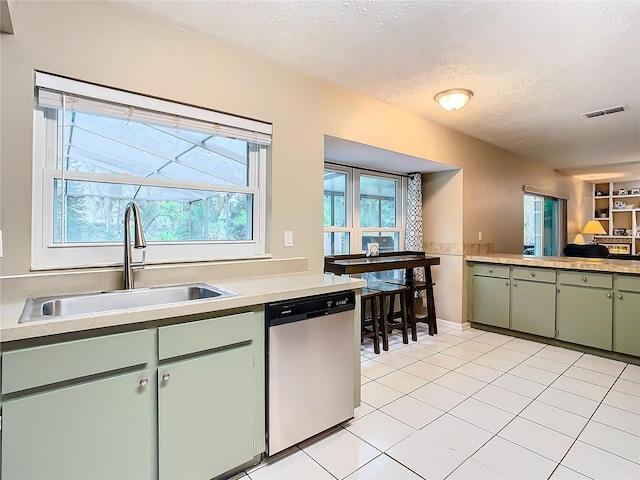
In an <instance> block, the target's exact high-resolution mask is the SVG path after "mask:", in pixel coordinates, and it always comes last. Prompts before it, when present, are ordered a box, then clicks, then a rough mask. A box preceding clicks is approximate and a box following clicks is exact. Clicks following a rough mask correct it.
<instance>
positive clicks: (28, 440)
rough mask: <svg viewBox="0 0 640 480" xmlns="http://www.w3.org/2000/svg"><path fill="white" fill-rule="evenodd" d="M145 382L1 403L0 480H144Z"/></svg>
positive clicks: (103, 384) (147, 469) (147, 468)
mask: <svg viewBox="0 0 640 480" xmlns="http://www.w3.org/2000/svg"><path fill="white" fill-rule="evenodd" d="M148 375H149V371H148V370H146V371H144V372H136V373H129V374H126V375H119V376H115V377H111V378H106V379H102V380H97V381H92V382H87V383H83V384H80V385H75V386H71V387H66V388H60V389H58V390H51V391H48V392H45V393H39V394H34V395H31V396H24V397H21V398H19V399H15V400H5V401H4V402H3V405H2V408H3V425H2V478H3V479H5V480H10V479H18V478H19V479H31V478H33V479H36V478H37V479H45V478H51V479H53V478H56V479H62V478H64V479H81V480H87V479H93V478H109V479H123V478H131V479H140V478H152V477H153V475H154V473H153V472H155V468H153V456H152V446H153V438H154V436H153V432H152V418H153V414H152V408H151V407H152V405H153V401H152V395H151V390H152V389H151V388H150V385H147V386H146V387H144V386H140V381H141V380H142V379H144V378H146V379H148V378H149V377H148ZM143 383H144V382H143Z"/></svg>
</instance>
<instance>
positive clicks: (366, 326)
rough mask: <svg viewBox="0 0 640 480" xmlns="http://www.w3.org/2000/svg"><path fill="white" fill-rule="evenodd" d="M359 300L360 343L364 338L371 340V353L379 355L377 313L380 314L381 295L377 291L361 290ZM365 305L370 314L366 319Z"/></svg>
mask: <svg viewBox="0 0 640 480" xmlns="http://www.w3.org/2000/svg"><path fill="white" fill-rule="evenodd" d="M361 299H362V300H361V306H360V319H361V328H360V330H361V332H360V341H362V340H364V339H365V338H373V351H374V352H376V353H380V326H379V323H378V312H382V305H383V304H382V294H381V293H380V292H379V291H378V290H371V289H370V288H363V289H362V294H361ZM367 304H368V306H369V311H370V312H371V316H370V317H367ZM387 350H388V347H387Z"/></svg>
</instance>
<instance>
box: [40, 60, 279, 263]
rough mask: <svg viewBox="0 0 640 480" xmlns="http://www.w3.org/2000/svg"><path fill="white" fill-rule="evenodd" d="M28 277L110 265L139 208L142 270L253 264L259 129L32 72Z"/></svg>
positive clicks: (260, 215) (261, 172) (260, 225)
mask: <svg viewBox="0 0 640 480" xmlns="http://www.w3.org/2000/svg"><path fill="white" fill-rule="evenodd" d="M35 88H36V90H35V107H34V169H33V212H34V214H33V234H32V267H33V268H34V269H45V268H65V267H81V266H96V265H113V264H118V263H120V262H122V241H123V223H122V219H123V212H124V208H125V206H126V205H127V203H128V202H130V201H135V202H137V203H138V204H139V206H140V210H141V217H142V221H143V226H144V231H145V236H146V239H147V242H148V243H149V246H150V247H151V248H148V249H147V262H148V263H153V262H156V263H159V262H176V261H194V260H212V259H223V258H251V257H255V256H260V255H264V254H265V228H264V224H265V216H266V212H265V208H266V193H265V189H266V158H267V148H268V147H269V145H270V143H271V131H272V127H271V125H270V124H267V123H263V122H259V121H255V120H250V119H245V118H241V117H236V116H233V115H228V114H224V113H220V112H215V111H212V110H207V109H204V108H199V107H194V106H190V105H184V104H181V103H176V102H171V101H167V100H161V99H157V98H152V97H148V96H144V95H139V94H134V93H130V92H125V91H121V90H115V89H112V88H106V87H102V86H97V85H93V84H88V83H83V82H79V81H75V80H70V79H66V78H62V77H57V76H54V75H49V74H45V73H41V72H36V79H35Z"/></svg>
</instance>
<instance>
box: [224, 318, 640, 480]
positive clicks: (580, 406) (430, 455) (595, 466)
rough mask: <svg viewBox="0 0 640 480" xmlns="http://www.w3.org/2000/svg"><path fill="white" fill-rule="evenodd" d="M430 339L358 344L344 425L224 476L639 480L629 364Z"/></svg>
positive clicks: (481, 340) (473, 336) (446, 334)
mask: <svg viewBox="0 0 640 480" xmlns="http://www.w3.org/2000/svg"><path fill="white" fill-rule="evenodd" d="M422 327H424V328H422ZM439 330H440V333H439V334H438V335H435V336H433V337H429V336H428V335H427V333H426V326H423V325H420V331H419V336H418V337H419V338H418V342H411V341H410V342H409V345H404V344H403V343H402V339H401V338H400V337H399V336H393V337H392V338H391V341H390V351H389V352H383V353H382V354H381V355H376V354H375V353H374V352H373V345H372V343H370V342H369V341H368V340H367V343H365V344H363V346H362V349H361V354H362V382H361V383H362V401H363V403H362V406H361V407H359V408H358V409H357V410H356V412H355V417H354V418H353V419H352V420H350V421H348V422H345V423H344V424H343V425H340V426H337V427H335V428H333V429H331V430H330V431H327V432H324V433H322V434H320V435H318V436H316V437H314V438H313V439H310V440H307V441H305V442H303V443H301V444H299V445H297V446H295V447H292V448H290V449H288V450H287V451H285V452H282V453H281V454H278V455H276V456H274V457H273V458H270V459H268V460H266V461H264V462H262V463H261V464H260V465H258V466H256V467H254V468H252V469H249V470H247V471H246V472H244V473H242V474H240V475H238V476H237V477H235V478H237V479H242V480H249V479H251V480H262V479H265V480H267V479H292V480H312V479H324V478H326V479H333V478H337V479H343V478H347V479H371V480H373V479H378V480H401V479H421V478H422V479H428V480H437V479H447V480H453V479H474V480H480V479H528V478H531V479H547V478H551V479H554V480H559V479H584V478H592V479H616V480H617V479H625V478H629V479H635V480H637V479H640V366H637V365H630V364H626V363H623V362H617V361H613V360H609V359H605V358H601V357H597V356H593V355H588V354H582V353H579V352H575V351H573V350H568V349H565V348H559V347H553V346H548V345H545V344H542V343H536V342H531V341H527V340H522V339H516V338H513V337H510V336H506V335H499V334H496V333H488V332H484V331H482V330H476V329H470V330H464V331H456V330H449V329H447V328H441V327H440V328H439Z"/></svg>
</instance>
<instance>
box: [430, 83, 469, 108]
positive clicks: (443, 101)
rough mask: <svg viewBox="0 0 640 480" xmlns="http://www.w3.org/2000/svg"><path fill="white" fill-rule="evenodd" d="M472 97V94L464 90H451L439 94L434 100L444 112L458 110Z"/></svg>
mask: <svg viewBox="0 0 640 480" xmlns="http://www.w3.org/2000/svg"><path fill="white" fill-rule="evenodd" d="M471 97H473V92H472V91H471V90H467V89H466V88H453V89H451V90H445V91H444V92H440V93H439V94H437V95H436V96H435V97H434V100H435V101H436V102H438V103H439V104H440V106H442V108H444V109H445V110H449V111H451V110H460V109H461V108H462V107H464V106H465V105H466V104H467V102H468V101H469V99H470V98H471Z"/></svg>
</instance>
